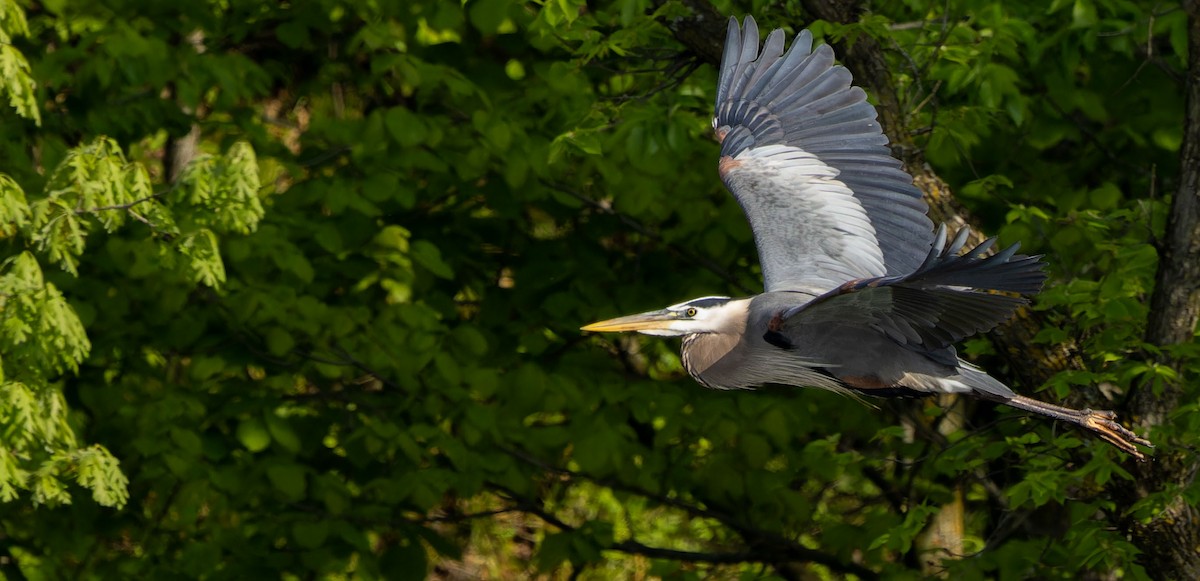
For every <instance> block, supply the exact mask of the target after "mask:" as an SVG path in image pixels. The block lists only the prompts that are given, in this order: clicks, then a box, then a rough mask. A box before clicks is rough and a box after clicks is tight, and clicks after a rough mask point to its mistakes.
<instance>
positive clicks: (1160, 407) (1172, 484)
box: [1113, 0, 1200, 579]
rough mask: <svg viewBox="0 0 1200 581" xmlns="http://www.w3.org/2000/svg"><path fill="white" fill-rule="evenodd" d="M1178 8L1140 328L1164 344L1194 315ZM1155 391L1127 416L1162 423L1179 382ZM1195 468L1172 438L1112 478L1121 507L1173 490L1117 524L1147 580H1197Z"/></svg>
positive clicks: (1195, 176) (1196, 87)
mask: <svg viewBox="0 0 1200 581" xmlns="http://www.w3.org/2000/svg"><path fill="white" fill-rule="evenodd" d="M1184 7H1185V8H1186V10H1187V14H1188V71H1187V76H1186V77H1185V90H1186V91H1187V101H1186V111H1185V120H1184V134H1183V148H1182V150H1181V152H1180V160H1179V161H1180V179H1179V190H1178V191H1177V192H1175V198H1174V199H1173V200H1172V202H1171V213H1170V216H1169V217H1168V219H1167V231H1166V236H1164V237H1163V240H1162V242H1161V244H1160V245H1159V249H1158V251H1159V263H1158V273H1157V276H1156V280H1155V287H1154V294H1153V296H1152V297H1151V299H1150V315H1149V320H1148V321H1147V326H1146V342H1147V343H1151V344H1154V345H1158V346H1161V347H1167V348H1169V347H1170V346H1172V345H1178V344H1181V343H1187V342H1190V341H1192V340H1194V337H1195V333H1196V323H1197V320H1198V319H1200V2H1197V1H1195V0H1192V1H1189V2H1185V3H1184ZM1158 363H1160V364H1164V365H1174V366H1176V368H1177V369H1178V362H1176V361H1175V360H1174V359H1173V358H1172V357H1171V356H1170V354H1169V353H1168V352H1166V351H1164V353H1163V354H1162V355H1160V356H1158ZM1180 371H1181V370H1180ZM1160 388H1161V389H1159V390H1156V389H1154V388H1152V386H1150V385H1144V386H1141V387H1140V388H1139V389H1138V390H1137V391H1135V392H1134V393H1133V394H1132V396H1131V397H1130V398H1129V402H1128V405H1127V411H1128V414H1129V415H1130V416H1132V417H1134V418H1136V419H1137V420H1138V421H1139V422H1140V423H1141V424H1142V425H1143V426H1146V427H1150V426H1155V425H1160V424H1164V423H1166V422H1167V421H1168V418H1169V416H1170V414H1171V412H1172V411H1173V410H1175V409H1176V408H1177V407H1178V406H1179V403H1180V400H1181V399H1182V397H1183V380H1182V379H1181V380H1179V382H1178V383H1174V384H1166V385H1163V386H1160ZM1197 469H1200V461H1198V460H1197V457H1196V455H1195V454H1192V453H1191V452H1190V451H1188V450H1186V449H1185V448H1184V447H1183V446H1180V445H1178V442H1160V443H1159V449H1158V451H1157V453H1156V454H1155V461H1154V462H1150V463H1146V464H1142V465H1138V466H1136V467H1135V470H1134V472H1133V473H1134V476H1135V477H1136V480H1135V481H1134V482H1125V481H1122V482H1114V483H1113V488H1114V491H1113V492H1114V494H1115V495H1117V498H1118V499H1119V500H1120V501H1121V504H1123V505H1125V506H1126V507H1128V506H1129V505H1132V504H1133V503H1134V502H1136V501H1138V500H1140V499H1142V498H1145V497H1146V496H1147V495H1149V494H1151V493H1155V492H1161V491H1164V490H1172V491H1173V493H1174V496H1173V497H1171V498H1170V499H1169V500H1168V501H1167V502H1166V505H1165V506H1164V507H1163V509H1162V512H1160V513H1159V514H1157V515H1155V516H1154V517H1153V518H1152V519H1150V520H1149V521H1148V522H1140V521H1138V520H1136V519H1133V518H1128V519H1125V520H1124V521H1123V522H1122V523H1120V524H1121V525H1122V527H1123V528H1124V529H1125V530H1126V531H1127V532H1128V533H1129V535H1130V537H1131V538H1132V540H1133V542H1134V544H1136V545H1137V546H1138V548H1139V549H1141V550H1142V555H1141V557H1140V561H1141V563H1142V565H1143V566H1145V567H1146V570H1147V571H1148V572H1149V573H1150V575H1151V576H1152V577H1154V578H1155V579H1200V511H1197V509H1196V507H1194V506H1191V505H1189V504H1188V503H1187V500H1186V499H1185V498H1184V497H1183V496H1182V492H1183V491H1184V490H1186V489H1187V487H1188V486H1189V485H1191V483H1192V481H1193V480H1194V479H1195V477H1196V471H1197Z"/></svg>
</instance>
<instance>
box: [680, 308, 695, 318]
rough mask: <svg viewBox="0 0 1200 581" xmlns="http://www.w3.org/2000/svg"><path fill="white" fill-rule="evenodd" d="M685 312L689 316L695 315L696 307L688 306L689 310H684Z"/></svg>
mask: <svg viewBox="0 0 1200 581" xmlns="http://www.w3.org/2000/svg"><path fill="white" fill-rule="evenodd" d="M683 314H685V315H687V316H688V317H695V316H696V307H688V310H686V311H684V312H683Z"/></svg>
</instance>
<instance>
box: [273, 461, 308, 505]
mask: <svg viewBox="0 0 1200 581" xmlns="http://www.w3.org/2000/svg"><path fill="white" fill-rule="evenodd" d="M304 473H305V470H304V467H303V466H301V465H299V464H272V465H270V466H267V478H268V479H269V480H270V481H271V486H274V487H275V490H278V491H279V492H280V493H282V494H283V495H284V497H286V498H287V499H289V500H291V501H297V500H301V499H303V498H304V495H305V491H307V490H308V483H307V482H306V481H305V476H304Z"/></svg>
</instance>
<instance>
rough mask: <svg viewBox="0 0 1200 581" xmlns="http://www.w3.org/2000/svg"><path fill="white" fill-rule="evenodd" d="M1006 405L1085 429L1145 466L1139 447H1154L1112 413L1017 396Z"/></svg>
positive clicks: (1144, 457) (1143, 456)
mask: <svg viewBox="0 0 1200 581" xmlns="http://www.w3.org/2000/svg"><path fill="white" fill-rule="evenodd" d="M1004 403H1005V405H1009V406H1012V407H1015V408H1017V409H1020V410H1025V411H1028V412H1033V413H1037V414H1041V415H1044V416H1048V417H1051V418H1054V419H1056V420H1062V421H1064V422H1071V423H1073V424H1076V425H1078V426H1080V427H1082V428H1086V429H1088V430H1090V431H1091V432H1092V433H1094V434H1096V435H1097V436H1100V439H1102V440H1104V441H1105V442H1108V443H1109V444H1112V445H1113V446H1114V447H1116V448H1117V449H1118V450H1121V451H1122V452H1125V453H1126V454H1129V455H1130V456H1133V457H1134V458H1136V459H1137V460H1138V461H1139V462H1144V461H1145V460H1146V456H1145V455H1144V454H1142V452H1141V451H1140V450H1138V446H1145V447H1147V448H1153V447H1154V444H1151V443H1150V440H1147V439H1146V438H1143V437H1141V436H1139V435H1137V434H1135V433H1133V431H1132V430H1130V429H1129V428H1126V427H1125V426H1122V425H1121V424H1119V423H1117V414H1116V412H1113V411H1109V410H1093V409H1090V408H1084V409H1081V410H1077V409H1072V408H1068V407H1063V406H1058V405H1054V404H1050V403H1046V402H1044V401H1038V400H1036V399H1033V398H1030V397H1025V396H1023V395H1018V396H1016V397H1014V398H1012V399H1010V400H1008V401H1005V402H1004Z"/></svg>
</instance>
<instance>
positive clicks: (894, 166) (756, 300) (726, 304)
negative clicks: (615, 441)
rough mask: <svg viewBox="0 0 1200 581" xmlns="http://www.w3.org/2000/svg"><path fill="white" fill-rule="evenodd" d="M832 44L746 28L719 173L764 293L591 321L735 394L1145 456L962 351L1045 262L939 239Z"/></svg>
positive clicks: (1097, 421) (725, 93)
mask: <svg viewBox="0 0 1200 581" xmlns="http://www.w3.org/2000/svg"><path fill="white" fill-rule="evenodd" d="M851 82H852V79H851V76H850V72H849V71H847V70H846V69H845V68H844V67H841V66H840V65H837V64H835V63H834V57H833V51H832V50H831V49H830V48H829V47H828V46H827V45H823V46H819V47H816V48H814V47H813V46H812V35H811V34H810V33H809V32H808V31H803V32H801V33H800V34H799V35H798V37H797V38H796V39H795V40H794V41H793V42H792V45H791V47H790V48H789V49H788V50H786V51H785V50H784V33H783V31H782V30H775V31H773V32H771V33H770V34H769V35H768V36H767V38H766V41H765V42H764V43H763V44H762V46H761V50H760V45H759V40H758V28H757V26H756V24H755V22H754V19H753V18H751V17H746V20H745V27H744V28H743V27H741V26H739V25H738V22H737V20H735V19H731V20H730V24H729V33H728V36H727V38H726V43H725V52H724V56H723V59H722V64H721V72H720V81H719V86H718V90H717V100H716V107H715V113H714V117H713V128H714V130H715V132H716V135H717V138H718V140H720V142H721V153H720V157H719V159H718V162H717V170H718V173H719V175H720V177H721V179H722V180H723V181H724V182H725V185H726V187H727V188H728V189H729V191H730V192H731V193H732V194H733V196H734V198H735V199H736V200H737V201H738V203H739V204H740V205H741V207H742V209H743V210H744V212H745V214H746V217H747V219H748V220H749V222H750V227H751V229H752V230H753V232H754V239H755V244H756V246H757V248H758V255H759V261H760V264H761V266H762V273H763V283H764V287H765V289H764V292H763V293H762V294H759V295H756V296H753V297H748V298H728V297H704V298H699V299H694V300H691V301H687V302H684V303H680V304H677V305H672V306H670V307H667V308H665V309H662V310H657V311H651V312H647V313H641V314H638V315H631V316H628V317H620V318H616V319H611V320H608V321H602V322H599V323H594V324H592V325H588V326H585V327H583V330H585V331H638V332H641V333H646V334H651V335H661V336H680V337H682V338H683V346H682V361H683V365H684V367H685V369H687V371H688V373H689V374H690V375H691V376H692V377H693V378H695V379H696V381H698V382H699V383H701V384H703V385H705V386H707V387H712V388H718V389H750V388H754V387H758V386H762V385H770V384H778V385H790V386H798V387H817V388H823V389H829V390H833V391H838V392H843V393H856V394H866V395H879V396H894V395H925V394H935V393H959V394H966V395H970V396H975V397H980V398H983V399H987V400H990V401H994V402H998V403H1003V404H1006V405H1010V406H1013V407H1016V408H1019V409H1023V410H1027V411H1031V412H1034V413H1038V414H1042V415H1046V416H1050V417H1053V418H1056V419H1060V420H1064V421H1069V422H1072V423H1075V424H1078V425H1080V426H1082V427H1084V428H1087V429H1089V430H1092V431H1093V432H1095V433H1096V434H1098V435H1099V436H1100V437H1101V438H1103V439H1104V440H1106V441H1108V442H1109V443H1111V444H1113V445H1115V446H1117V447H1118V448H1120V449H1122V450H1124V451H1126V452H1128V453H1130V454H1132V455H1134V456H1135V457H1137V458H1139V459H1140V458H1142V455H1141V452H1140V451H1138V449H1137V447H1136V445H1135V444H1140V445H1146V446H1148V445H1149V442H1148V441H1146V440H1145V439H1142V438H1140V437H1138V436H1136V435H1135V434H1133V433H1132V432H1130V431H1129V430H1127V429H1125V428H1124V427H1122V426H1121V425H1120V424H1118V423H1117V422H1116V421H1115V420H1114V416H1113V414H1111V413H1110V412H1103V411H1092V410H1074V409H1070V408H1064V407H1060V406H1055V405H1051V404H1047V403H1044V402H1040V401H1037V400H1033V399H1030V398H1027V397H1024V396H1020V395H1017V394H1015V393H1014V392H1013V391H1012V390H1011V389H1010V388H1009V387H1008V386H1006V385H1004V384H1003V383H1002V382H1000V381H998V380H997V379H995V378H993V377H991V376H990V375H988V374H987V373H986V372H984V371H982V370H980V369H979V368H977V367H975V366H973V365H971V364H970V363H968V362H966V361H963V360H962V359H960V358H959V357H958V354H957V351H956V350H955V347H954V345H955V344H956V343H958V342H959V341H962V340H963V339H965V338H967V337H970V336H972V335H975V334H978V333H982V332H986V331H988V330H991V329H992V328H994V327H995V326H996V325H999V324H1000V323H1002V322H1004V321H1005V320H1007V319H1008V318H1009V317H1011V316H1012V314H1013V312H1014V311H1015V310H1016V309H1017V308H1018V307H1019V306H1021V305H1023V304H1025V303H1026V302H1027V301H1026V299H1024V298H1022V295H1032V294H1036V293H1037V292H1039V291H1040V289H1041V287H1042V284H1043V282H1044V281H1045V278H1046V276H1045V274H1044V272H1043V266H1044V265H1043V263H1042V262H1041V260H1040V257H1036V256H1033V257H1031V256H1023V255H1018V254H1016V250H1017V247H1016V246H1015V245H1014V246H1013V247H1010V248H1007V249H1005V250H1002V251H1000V252H997V253H994V254H990V255H989V254H987V252H988V251H989V250H990V248H991V246H992V244H993V242H994V240H988V241H986V242H984V243H983V244H980V245H979V246H976V247H975V248H972V249H969V250H967V251H966V252H963V250H964V247H965V244H966V240H967V235H968V232H967V231H966V230H965V229H964V230H961V231H959V232H958V233H957V235H955V236H954V237H953V239H950V238H949V236H948V235H947V232H946V228H945V226H941V227H939V228H937V229H936V230H935V229H934V228H933V224H932V222H931V221H930V220H929V218H928V216H927V215H926V214H927V211H928V208H927V206H926V204H925V202H924V200H923V199H922V197H921V192H920V191H919V190H917V188H916V187H914V186H913V183H912V178H911V176H909V175H908V174H907V173H905V172H904V171H903V169H902V168H901V166H900V162H899V161H898V160H896V159H895V158H894V157H892V155H891V152H890V150H889V149H888V147H887V138H886V137H885V136H884V135H883V132H882V130H881V128H880V126H879V123H878V122H877V119H876V112H875V109H874V108H873V107H872V106H871V105H870V104H869V103H868V102H867V100H866V94H865V93H864V92H863V91H862V90H861V89H859V88H858V87H854V86H853V85H852V84H851Z"/></svg>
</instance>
